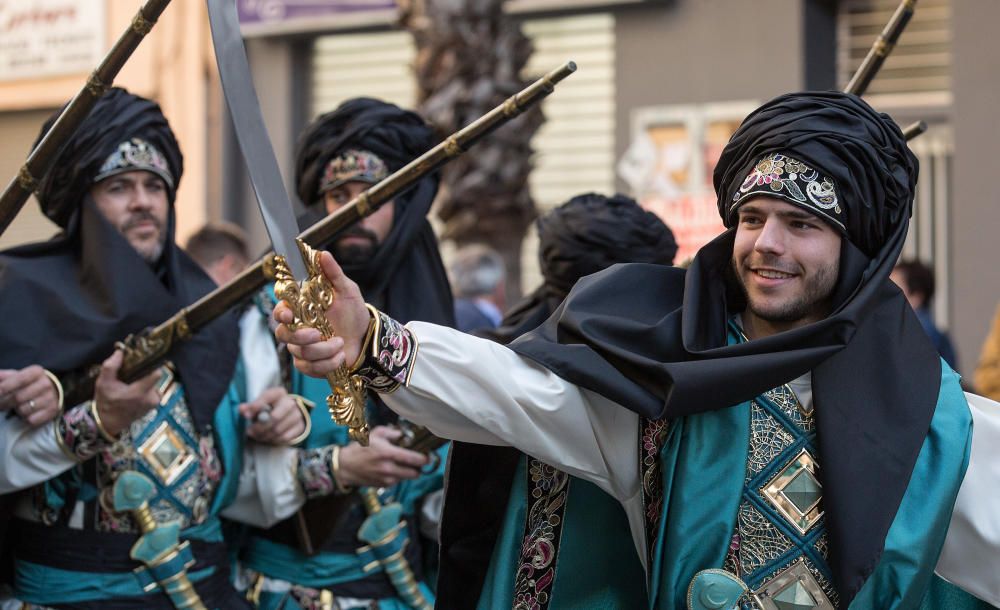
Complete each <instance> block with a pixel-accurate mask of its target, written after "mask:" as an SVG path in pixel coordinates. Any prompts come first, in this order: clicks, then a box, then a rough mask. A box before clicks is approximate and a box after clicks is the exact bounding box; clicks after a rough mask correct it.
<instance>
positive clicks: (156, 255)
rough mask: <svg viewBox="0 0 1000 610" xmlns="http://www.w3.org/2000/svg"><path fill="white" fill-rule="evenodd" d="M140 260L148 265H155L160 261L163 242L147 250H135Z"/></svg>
mask: <svg viewBox="0 0 1000 610" xmlns="http://www.w3.org/2000/svg"><path fill="white" fill-rule="evenodd" d="M136 252H138V253H139V256H141V257H142V260H144V261H146V262H147V263H149V264H150V265H155V264H156V263H158V262H159V261H160V257H161V256H163V242H162V241H161V242H160V243H158V244H156V245H155V246H153V247H151V248H148V249H147V250H145V251H143V250H139V249H136Z"/></svg>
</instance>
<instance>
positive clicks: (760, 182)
mask: <svg viewBox="0 0 1000 610" xmlns="http://www.w3.org/2000/svg"><path fill="white" fill-rule="evenodd" d="M755 195H767V196H769V197H778V198H779V199H784V200H785V201H788V202H789V203H792V204H795V205H797V206H799V207H801V208H805V209H806V210H807V211H809V212H812V213H813V214H816V215H818V216H821V217H822V218H825V219H826V220H828V221H829V222H831V223H833V224H834V225H835V226H836V227H837V228H839V229H840V230H841V231H844V232H846V231H847V227H846V226H845V223H844V220H845V219H844V213H843V212H844V210H843V208H842V207H841V206H840V199H839V197H837V190H836V188H835V187H834V184H833V180H832V179H831V178H829V177H828V176H824V175H822V174H820V173H819V171H818V170H816V169H813V168H812V167H809V166H808V165H806V164H805V163H803V162H802V161H799V160H798V159H793V158H792V157H789V156H788V155H785V154H782V153H771V154H769V155H767V156H765V157H764V158H763V159H761V160H760V161H758V162H757V164H756V165H754V167H753V169H752V170H750V173H749V174H748V175H747V177H746V179H745V180H743V184H741V185H740V187H739V188H738V189H736V192H735V193H733V199H732V203H731V204H730V206H729V213H730V214H732V213H733V211H735V210H736V208H737V207H738V206H739V205H740V204H741V203H742V202H744V201H746V200H747V199H749V198H750V197H753V196H755Z"/></svg>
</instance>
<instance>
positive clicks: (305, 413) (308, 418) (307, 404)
mask: <svg viewBox="0 0 1000 610" xmlns="http://www.w3.org/2000/svg"><path fill="white" fill-rule="evenodd" d="M289 396H290V397H291V398H292V400H294V401H295V406H296V407H298V408H299V412H300V413H302V417H303V419H305V422H306V427H305V429H304V430H303V431H302V433H301V434H299V435H298V436H296V437H295V438H293V439H292V440H290V441H288V444H289V445H298V444H299V443H301V442H302V441H304V440H306V439H307V438H309V433H310V432H312V414H311V413H310V411H311V410H312V408H313V407H315V406H316V403H314V402H312V401H311V400H307V399H305V398H303V397H302V396H299V395H298V394H289Z"/></svg>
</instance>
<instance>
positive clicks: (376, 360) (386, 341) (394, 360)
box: [356, 311, 419, 394]
mask: <svg viewBox="0 0 1000 610" xmlns="http://www.w3.org/2000/svg"><path fill="white" fill-rule="evenodd" d="M418 348H419V345H418V344H417V338H416V337H414V336H413V333H411V332H410V329H408V328H406V327H405V326H403V325H402V324H400V323H399V322H397V321H395V320H393V319H392V318H390V317H389V316H387V315H386V314H384V313H382V312H381V311H380V312H378V319H377V320H376V324H375V334H374V337H373V338H372V347H371V352H370V353H369V355H368V357H367V358H366V359H365V363H364V365H362V366H361V368H360V369H358V371H357V373H356V374H357V375H358V376H359V377H361V378H362V379H363V380H364V382H365V385H366V386H367V387H368V388H370V389H372V390H375V391H376V392H379V393H382V394H391V393H392V392H394V391H396V388H398V387H399V386H400V385H406V384H407V383H408V382H409V380H410V374H411V373H412V372H413V361H414V359H416V357H417V350H418Z"/></svg>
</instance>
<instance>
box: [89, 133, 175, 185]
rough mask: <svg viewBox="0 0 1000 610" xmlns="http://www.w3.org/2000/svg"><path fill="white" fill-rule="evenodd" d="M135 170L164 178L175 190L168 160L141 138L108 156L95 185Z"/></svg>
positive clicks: (96, 177)
mask: <svg viewBox="0 0 1000 610" xmlns="http://www.w3.org/2000/svg"><path fill="white" fill-rule="evenodd" d="M135 170H145V171H147V172H152V173H154V174H156V175H157V176H159V177H160V178H163V181H164V182H166V183H167V187H168V188H171V189H172V188H174V177H173V175H171V173H170V166H169V165H168V164H167V158H166V157H164V156H163V153H161V152H160V151H159V150H157V149H156V147H155V146H153V145H152V144H150V143H149V142H147V141H145V140H143V139H141V138H132V139H131V140H127V141H125V142H122V143H121V144H119V145H118V148H117V149H116V150H115V152H113V153H111V154H110V155H108V158H107V159H105V161H104V163H103V164H102V165H101V169H100V170H98V172H97V175H96V176H94V183H95V184H96V183H98V182H100V181H101V180H104V179H105V178H110V177H111V176H115V175H117V174H122V173H125V172H131V171H135Z"/></svg>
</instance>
